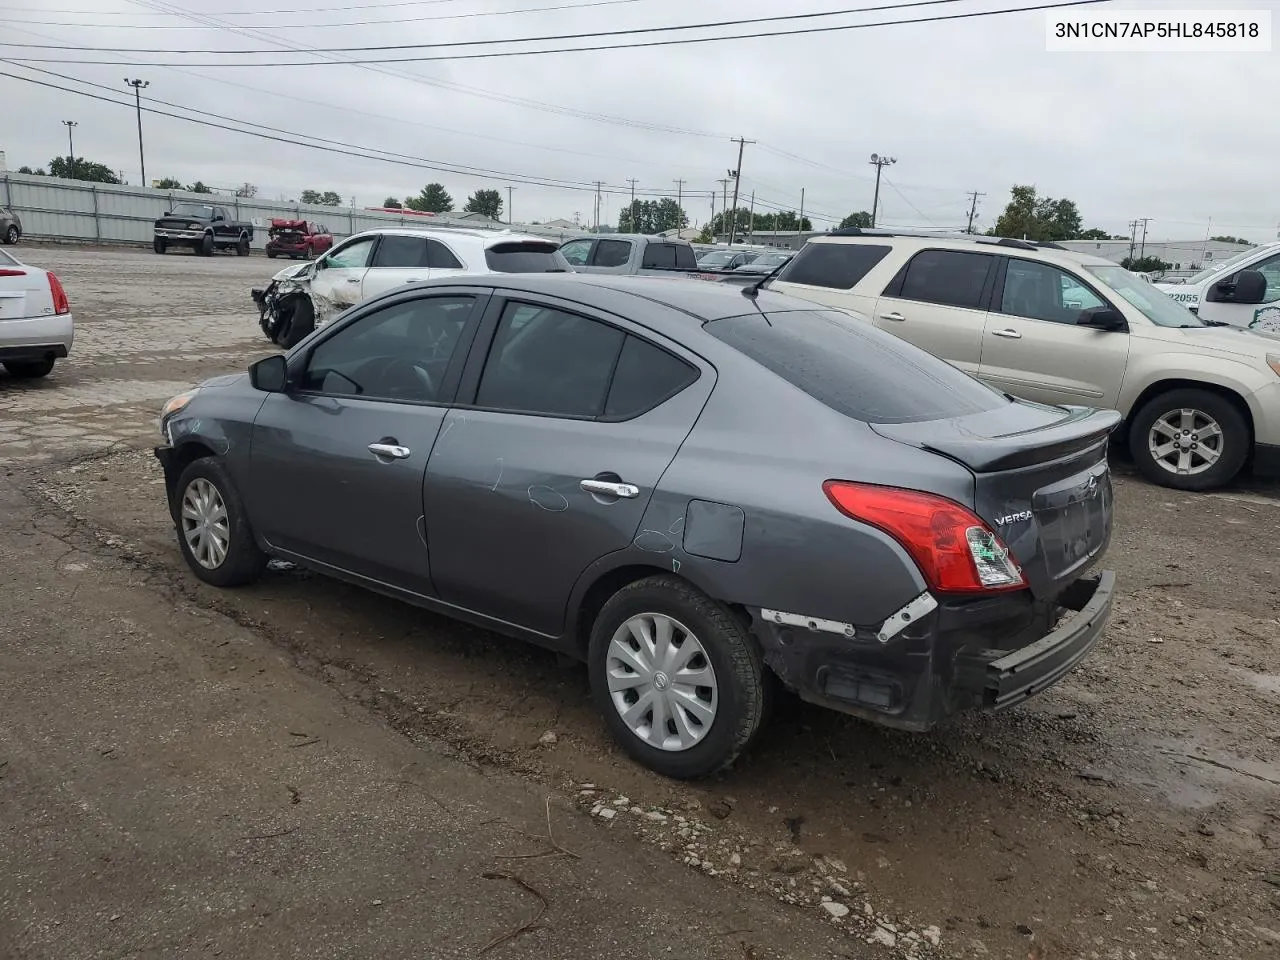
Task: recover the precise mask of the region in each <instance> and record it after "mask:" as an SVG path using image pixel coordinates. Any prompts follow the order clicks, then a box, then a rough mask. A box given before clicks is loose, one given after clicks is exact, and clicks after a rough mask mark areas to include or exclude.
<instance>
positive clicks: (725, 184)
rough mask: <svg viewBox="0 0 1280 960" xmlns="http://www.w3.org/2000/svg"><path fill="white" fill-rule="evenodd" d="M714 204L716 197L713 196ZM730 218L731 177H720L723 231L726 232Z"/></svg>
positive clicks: (721, 225)
mask: <svg viewBox="0 0 1280 960" xmlns="http://www.w3.org/2000/svg"><path fill="white" fill-rule="evenodd" d="M711 202H712V205H714V204H715V198H714V197H713V198H712V201H711ZM728 220H729V178H728V177H721V178H720V227H721V230H720V232H721V233H725V232H726V231H725V230H724V227H725V226H727V225H728Z"/></svg>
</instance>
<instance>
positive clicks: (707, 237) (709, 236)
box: [698, 223, 716, 243]
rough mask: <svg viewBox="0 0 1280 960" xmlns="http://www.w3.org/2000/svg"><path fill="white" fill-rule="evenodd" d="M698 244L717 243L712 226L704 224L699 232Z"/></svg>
mask: <svg viewBox="0 0 1280 960" xmlns="http://www.w3.org/2000/svg"><path fill="white" fill-rule="evenodd" d="M698 242H699V243H715V242H716V235H715V234H714V233H712V231H711V224H709V223H704V224H703V225H702V230H701V231H699V233H698Z"/></svg>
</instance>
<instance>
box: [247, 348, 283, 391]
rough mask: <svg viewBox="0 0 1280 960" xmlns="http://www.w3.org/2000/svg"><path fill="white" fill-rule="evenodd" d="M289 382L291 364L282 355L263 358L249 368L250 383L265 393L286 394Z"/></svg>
mask: <svg viewBox="0 0 1280 960" xmlns="http://www.w3.org/2000/svg"><path fill="white" fill-rule="evenodd" d="M288 381H289V363H288V361H286V360H285V358H284V356H283V355H282V354H279V353H277V354H274V355H273V356H270V357H263V358H262V359H261V360H259V361H258V362H257V363H254V364H252V365H250V367H249V382H250V383H251V384H253V389H255V390H261V391H262V392H263V393H284V388H285V386H286V385H287V384H288Z"/></svg>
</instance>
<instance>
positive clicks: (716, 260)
mask: <svg viewBox="0 0 1280 960" xmlns="http://www.w3.org/2000/svg"><path fill="white" fill-rule="evenodd" d="M737 255H738V251H736V250H713V251H712V252H711V253H707V254H703V255H702V256H701V257H699V258H698V266H700V267H723V266H724V265H725V264H726V263H728V262H729V261H730V260H732V259H733V258H734V257H736V256H737Z"/></svg>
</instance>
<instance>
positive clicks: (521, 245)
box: [484, 240, 569, 273]
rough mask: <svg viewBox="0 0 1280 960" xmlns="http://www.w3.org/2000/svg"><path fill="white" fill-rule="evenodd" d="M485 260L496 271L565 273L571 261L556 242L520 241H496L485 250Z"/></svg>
mask: <svg viewBox="0 0 1280 960" xmlns="http://www.w3.org/2000/svg"><path fill="white" fill-rule="evenodd" d="M484 261H485V263H486V264H488V265H489V269H490V270H492V271H494V272H495V273H564V272H566V271H567V270H568V269H569V262H568V261H567V260H565V258H564V257H562V256H561V255H560V250H559V249H558V248H557V247H556V245H555V244H554V243H535V242H532V241H528V240H525V241H520V242H516V243H495V244H494V245H493V246H492V247H489V248H488V249H487V250H485V252H484Z"/></svg>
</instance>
